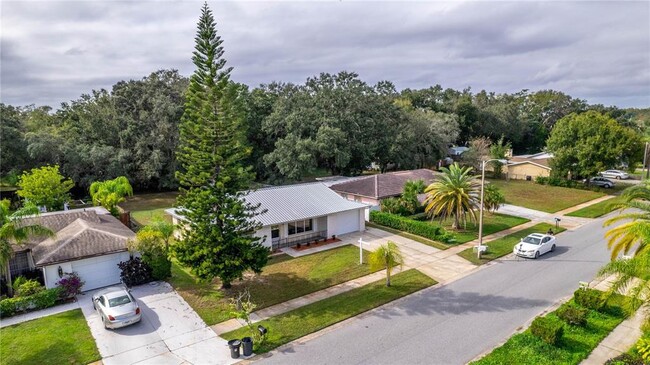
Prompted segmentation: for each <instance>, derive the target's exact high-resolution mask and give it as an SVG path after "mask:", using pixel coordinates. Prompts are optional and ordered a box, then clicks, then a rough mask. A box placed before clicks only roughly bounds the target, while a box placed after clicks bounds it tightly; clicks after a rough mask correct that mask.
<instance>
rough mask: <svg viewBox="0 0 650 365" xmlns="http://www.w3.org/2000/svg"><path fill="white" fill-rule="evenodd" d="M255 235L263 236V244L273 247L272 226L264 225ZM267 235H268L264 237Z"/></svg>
mask: <svg viewBox="0 0 650 365" xmlns="http://www.w3.org/2000/svg"><path fill="white" fill-rule="evenodd" d="M255 236H257V237H262V238H263V240H262V241H261V242H262V244H263V245H264V246H266V247H269V248H270V247H271V226H264V227H262V228H261V229H260V230H258V231H257V232H255ZM264 236H266V237H264Z"/></svg>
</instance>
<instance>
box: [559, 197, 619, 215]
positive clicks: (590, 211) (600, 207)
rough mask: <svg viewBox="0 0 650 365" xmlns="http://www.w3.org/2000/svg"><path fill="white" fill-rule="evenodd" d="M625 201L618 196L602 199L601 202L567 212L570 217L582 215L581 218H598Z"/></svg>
mask: <svg viewBox="0 0 650 365" xmlns="http://www.w3.org/2000/svg"><path fill="white" fill-rule="evenodd" d="M622 202H623V198H621V197H616V198H612V199H608V200H605V201H602V202H600V203H596V204H592V205H590V206H587V207H584V208H582V209H578V210H576V211H575V212H571V213H569V214H567V216H570V217H581V218H598V217H601V216H603V215H605V214H607V213H611V212H613V211H614V210H616V205H617V204H620V203H622Z"/></svg>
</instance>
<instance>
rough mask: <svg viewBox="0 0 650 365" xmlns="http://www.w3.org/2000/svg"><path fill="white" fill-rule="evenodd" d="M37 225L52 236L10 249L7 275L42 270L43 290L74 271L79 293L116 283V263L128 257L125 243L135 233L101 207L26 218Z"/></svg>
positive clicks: (117, 279) (118, 270)
mask: <svg viewBox="0 0 650 365" xmlns="http://www.w3.org/2000/svg"><path fill="white" fill-rule="evenodd" d="M25 224H40V225H42V226H45V227H47V228H49V229H50V230H52V231H53V232H54V233H55V235H54V236H52V237H33V238H32V239H30V240H29V241H28V242H26V243H25V244H23V245H21V246H14V257H13V258H12V259H11V260H10V262H9V270H7V272H8V273H9V275H10V278H9V281H11V278H15V277H17V276H19V275H21V274H22V273H24V272H26V271H30V270H34V269H39V270H42V272H43V279H44V282H45V286H46V287H47V288H52V287H54V286H56V282H57V281H58V280H59V279H60V278H61V277H62V276H63V274H64V273H70V272H77V273H78V274H79V276H80V277H81V279H82V280H83V281H85V285H84V287H83V288H82V290H91V289H95V288H100V287H104V286H108V285H112V284H116V283H119V282H120V269H119V268H118V267H117V264H118V263H119V262H121V261H126V260H128V259H129V258H130V254H129V252H128V250H127V242H128V241H129V240H130V239H133V238H134V237H135V233H133V231H131V230H130V229H129V228H128V227H127V226H125V225H124V224H122V222H120V221H119V220H118V219H117V218H115V217H113V216H112V215H111V214H110V213H109V212H108V211H107V210H106V209H104V208H101V207H93V208H83V209H73V210H67V211H60V212H49V213H43V214H40V215H39V216H36V217H31V218H26V219H25Z"/></svg>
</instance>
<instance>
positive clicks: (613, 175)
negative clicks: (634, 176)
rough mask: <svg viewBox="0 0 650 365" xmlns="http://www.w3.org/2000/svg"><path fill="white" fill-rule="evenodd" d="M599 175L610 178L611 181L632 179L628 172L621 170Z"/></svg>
mask: <svg viewBox="0 0 650 365" xmlns="http://www.w3.org/2000/svg"><path fill="white" fill-rule="evenodd" d="M599 175H600V176H602V177H608V178H610V179H618V180H621V179H623V180H625V179H629V178H630V175H629V174H628V173H627V172H625V171H621V170H606V171H602V172H600V173H599Z"/></svg>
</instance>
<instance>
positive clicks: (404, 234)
mask: <svg viewBox="0 0 650 365" xmlns="http://www.w3.org/2000/svg"><path fill="white" fill-rule="evenodd" d="M366 227H373V228H378V229H381V230H384V231H386V232H390V233H394V234H396V235H400V236H402V237H406V238H409V239H412V240H413V241H416V242H420V243H423V244H425V245H427V246H431V247H435V248H437V249H440V250H446V249H448V248H449V247H452V246H453V245H450V244H445V243H441V242H437V241H433V240H430V239H428V238H424V237H421V236H418V235H416V234H412V233H408V232H402V231H400V230H398V229H394V228H390V227H386V226H382V225H381V224H377V223H372V222H366Z"/></svg>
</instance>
